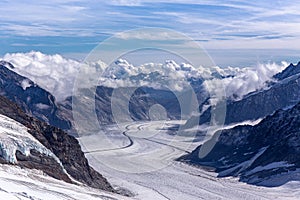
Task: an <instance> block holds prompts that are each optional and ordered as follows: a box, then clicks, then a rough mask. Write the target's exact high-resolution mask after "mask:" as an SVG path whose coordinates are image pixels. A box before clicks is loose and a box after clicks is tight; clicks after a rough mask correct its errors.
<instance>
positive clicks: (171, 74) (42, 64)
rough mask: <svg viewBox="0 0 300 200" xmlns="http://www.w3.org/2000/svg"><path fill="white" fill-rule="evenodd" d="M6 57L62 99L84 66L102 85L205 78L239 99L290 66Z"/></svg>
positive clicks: (160, 84) (164, 84)
mask: <svg viewBox="0 0 300 200" xmlns="http://www.w3.org/2000/svg"><path fill="white" fill-rule="evenodd" d="M3 59H4V60H6V61H8V62H11V63H12V64H13V65H14V66H15V68H14V69H13V70H14V71H15V72H17V73H19V74H21V75H23V76H25V77H28V78H29V79H31V80H32V81H34V82H35V83H37V84H38V85H40V86H41V87H42V88H44V89H46V90H47V91H49V92H50V93H52V94H53V95H54V96H55V97H56V99H57V100H58V101H62V100H64V99H65V98H66V97H68V96H71V95H72V91H73V87H74V82H75V80H76V78H77V75H79V76H80V75H81V76H82V74H78V73H79V72H83V71H82V70H83V69H84V73H85V75H87V76H89V75H90V76H92V75H95V74H97V76H98V75H99V77H97V78H99V82H98V83H99V85H103V86H107V87H113V88H116V87H129V86H134V87H140V86H149V87H153V88H157V89H166V88H169V89H171V90H173V91H181V90H182V89H184V88H185V87H187V86H188V85H189V82H188V81H187V80H188V79H190V78H196V79H197V78H201V79H202V78H204V79H205V82H204V83H205V84H204V85H205V87H206V89H207V90H208V91H209V92H210V93H211V95H212V96H214V94H218V93H220V94H223V91H222V90H224V89H225V93H226V96H227V97H228V98H232V99H235V100H237V99H241V98H242V97H243V96H244V95H245V94H248V93H250V92H253V91H256V90H259V89H263V88H265V87H266V86H267V84H266V83H267V81H270V80H272V77H273V75H275V74H276V73H278V72H280V71H282V70H283V69H284V68H285V67H287V63H285V62H283V63H282V64H281V65H277V64H275V63H269V64H258V65H256V66H255V67H252V68H251V67H247V68H238V67H227V68H220V67H217V66H215V67H211V68H204V67H198V68H194V67H193V66H191V65H189V64H184V63H182V64H178V63H176V62H175V61H172V60H166V62H164V63H145V64H142V65H139V66H134V65H132V64H131V63H129V62H128V61H126V60H124V59H119V60H117V61H116V62H115V63H114V64H112V65H110V66H109V67H108V66H107V65H106V64H105V63H103V62H101V61H97V62H90V63H81V62H78V61H76V60H72V59H66V58H64V57H62V56H61V55H58V54H55V55H46V54H43V53H40V52H34V51H32V52H29V53H13V54H6V55H5V56H4V57H3ZM85 75H84V76H85ZM216 77H217V78H216ZM219 77H227V78H223V79H220V78H219ZM25 86H26V84H25V85H24V87H25ZM89 86H90V87H91V85H89ZM81 87H88V86H86V85H82V86H81Z"/></svg>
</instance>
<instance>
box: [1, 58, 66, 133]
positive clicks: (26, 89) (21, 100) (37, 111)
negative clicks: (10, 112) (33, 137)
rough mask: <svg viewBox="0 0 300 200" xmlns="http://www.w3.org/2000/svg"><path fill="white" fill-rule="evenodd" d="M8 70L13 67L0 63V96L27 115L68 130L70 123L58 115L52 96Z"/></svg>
mask: <svg viewBox="0 0 300 200" xmlns="http://www.w3.org/2000/svg"><path fill="white" fill-rule="evenodd" d="M9 68H14V66H13V65H12V64H10V63H8V62H5V61H0V94H1V95H2V96H5V97H6V98H8V99H9V100H11V101H13V102H15V103H16V104H17V105H18V106H19V107H20V108H21V109H22V110H23V111H24V112H26V113H27V114H28V115H30V116H34V117H36V118H38V119H39V120H41V121H44V122H47V123H48V124H50V125H52V126H55V127H58V128H61V129H63V130H69V129H70V128H71V123H70V121H69V120H68V119H66V118H64V117H63V116H61V115H60V112H59V106H58V105H57V104H56V102H55V98H54V96H53V95H51V94H50V93H49V92H47V91H46V90H44V89H42V88H41V87H39V86H38V85H36V84H35V83H34V82H32V81H31V80H29V79H28V78H26V77H23V76H21V75H19V74H17V73H15V72H13V71H11V70H10V69H9Z"/></svg>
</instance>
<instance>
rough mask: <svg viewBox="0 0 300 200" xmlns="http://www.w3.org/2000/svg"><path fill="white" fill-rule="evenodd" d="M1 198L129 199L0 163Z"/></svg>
mask: <svg viewBox="0 0 300 200" xmlns="http://www.w3.org/2000/svg"><path fill="white" fill-rule="evenodd" d="M0 199H1V200H15V199H16V200H17V199H18V200H20V199H22V200H26V199H28V200H41V199H42V200H53V199H55V200H70V199H78V200H79V199H86V200H101V199H103V200H117V199H120V200H127V199H128V200H129V199H132V198H126V197H123V196H120V195H117V194H112V193H109V192H104V191H101V190H97V189H93V188H90V187H85V186H78V185H74V184H69V183H66V182H64V181H60V180H57V179H54V178H51V177H49V176H47V175H45V174H43V172H41V171H38V170H29V169H21V168H20V167H18V166H13V165H2V164H0Z"/></svg>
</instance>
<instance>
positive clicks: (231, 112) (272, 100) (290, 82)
mask: <svg viewBox="0 0 300 200" xmlns="http://www.w3.org/2000/svg"><path fill="white" fill-rule="evenodd" d="M299 72H300V63H299V64H298V65H297V66H294V65H292V64H291V65H290V66H289V67H287V68H286V69H285V70H284V71H283V72H281V73H279V74H277V75H275V76H274V77H275V78H277V79H278V80H277V81H275V82H273V83H270V84H269V87H268V88H266V89H264V90H260V91H256V92H252V93H250V94H248V95H246V96H244V97H243V99H241V100H239V101H232V100H228V101H227V106H226V118H225V124H232V123H238V122H243V121H245V120H256V119H259V118H263V117H265V116H267V115H270V114H272V113H274V112H275V111H276V110H278V109H282V108H287V107H291V106H294V105H296V104H297V103H298V102H300V90H299V88H300V73H299ZM210 120H211V107H210V108H208V109H207V110H206V111H205V112H203V113H202V115H201V116H200V120H199V124H205V123H209V122H210ZM193 121H195V120H194V118H191V119H190V120H189V121H188V122H187V124H191V122H193ZM197 124H198V123H197ZM197 124H195V125H197Z"/></svg>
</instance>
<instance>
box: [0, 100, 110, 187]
mask: <svg viewBox="0 0 300 200" xmlns="http://www.w3.org/2000/svg"><path fill="white" fill-rule="evenodd" d="M0 114H2V115H5V116H7V117H9V118H11V119H13V120H15V121H17V122H19V123H21V124H23V125H24V126H25V127H27V128H28V132H29V133H30V134H31V135H32V136H33V137H34V138H36V139H37V140H38V141H39V142H40V143H41V144H42V145H43V146H44V147H46V148H47V149H48V150H50V151H51V152H53V154H54V155H55V156H56V157H57V158H58V159H59V160H60V162H61V163H62V165H63V167H64V169H65V170H66V172H67V173H68V174H69V175H71V177H72V178H74V179H75V180H76V181H79V182H81V183H84V184H86V185H88V186H91V187H94V188H100V189H103V190H107V191H113V188H112V187H111V186H110V184H109V183H108V182H107V180H106V179H105V178H103V177H102V175H101V174H99V173H98V172H96V171H95V170H94V169H93V168H91V167H90V166H89V164H88V161H87V159H86V158H85V156H84V153H83V152H82V151H81V147H80V145H79V143H78V141H77V140H76V139H75V138H74V137H73V136H70V135H68V134H67V133H65V132H63V131H62V130H61V129H58V128H56V127H53V126H50V125H48V124H46V123H44V122H41V121H39V120H37V119H35V118H33V117H31V116H28V115H26V114H25V113H24V112H23V111H22V110H21V109H20V108H19V107H18V106H17V105H16V104H14V103H13V102H11V101H9V100H8V99H6V98H5V97H3V96H0ZM30 150H31V149H30ZM33 150H34V149H33ZM30 153H31V154H27V155H28V156H29V157H28V156H27V157H26V156H24V155H23V154H20V153H18V152H17V153H16V156H17V158H19V160H21V161H26V162H27V165H25V164H24V166H25V167H29V168H36V167H33V166H32V167H31V166H29V165H32V164H30V162H31V163H33V162H36V161H41V163H39V164H40V165H42V164H43V163H42V162H43V161H45V159H44V158H43V159H37V160H36V157H39V156H41V155H40V154H37V152H35V151H30ZM24 163H25V162H24ZM38 169H39V168H38ZM43 170H44V167H43ZM45 170H47V169H45ZM50 170H51V168H50ZM52 170H56V169H55V168H52ZM46 173H47V172H46ZM47 174H49V175H52V173H51V172H48V173H47ZM53 177H55V178H57V177H56V176H54V175H53Z"/></svg>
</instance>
